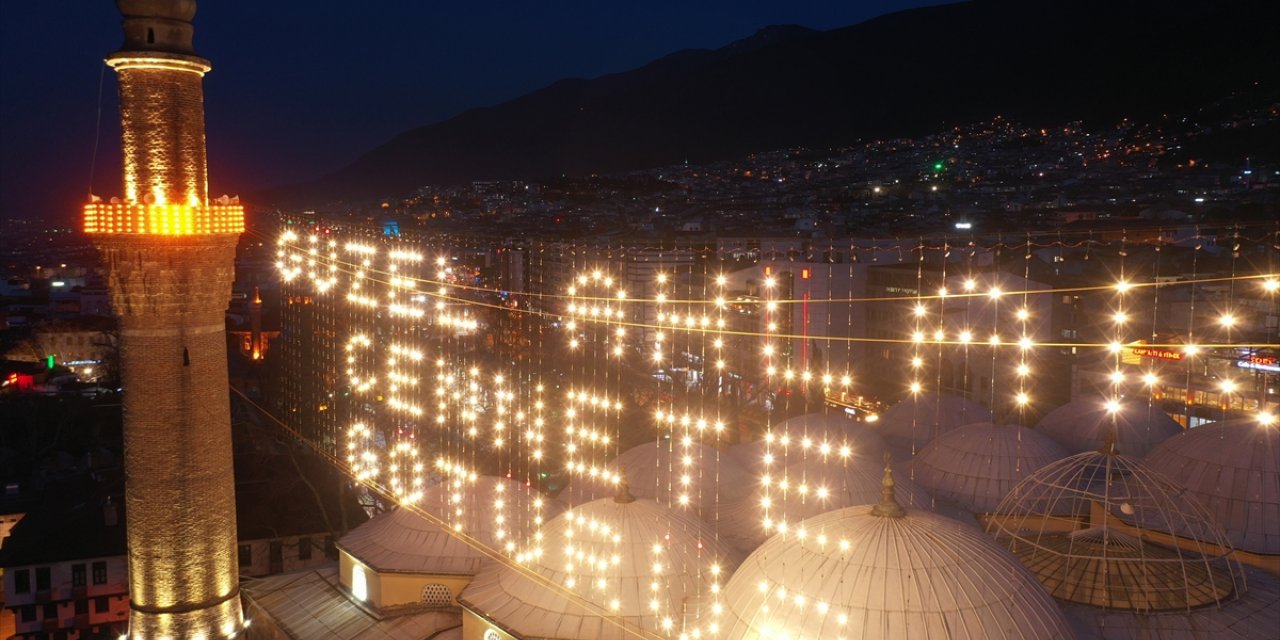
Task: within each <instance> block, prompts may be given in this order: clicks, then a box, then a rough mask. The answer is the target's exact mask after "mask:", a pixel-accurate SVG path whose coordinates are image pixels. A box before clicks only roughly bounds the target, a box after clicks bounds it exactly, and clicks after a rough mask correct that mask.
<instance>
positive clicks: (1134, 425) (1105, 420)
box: [1036, 398, 1182, 457]
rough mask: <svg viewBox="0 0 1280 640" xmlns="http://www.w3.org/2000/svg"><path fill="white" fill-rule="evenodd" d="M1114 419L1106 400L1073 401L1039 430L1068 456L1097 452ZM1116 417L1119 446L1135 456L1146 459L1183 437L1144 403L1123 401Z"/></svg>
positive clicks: (1042, 421) (1178, 428) (1042, 422)
mask: <svg viewBox="0 0 1280 640" xmlns="http://www.w3.org/2000/svg"><path fill="white" fill-rule="evenodd" d="M1112 415H1113V414H1112V412H1110V411H1108V410H1107V407H1106V401H1105V400H1103V399H1102V398H1096V399H1088V400H1083V399H1082V400H1072V401H1071V402H1068V403H1066V404H1064V405H1062V406H1061V407H1058V408H1057V409H1054V410H1053V411H1050V412H1049V413H1048V415H1046V416H1045V417H1044V418H1041V419H1040V423H1039V424H1037V425H1036V429H1037V430H1039V431H1041V432H1043V433H1044V434H1045V435H1047V436H1049V437H1050V438H1053V439H1054V441H1056V442H1057V443H1058V444H1060V445H1062V446H1063V447H1064V448H1066V450H1067V453H1071V454H1076V453H1084V452H1086V451H1096V450H1097V449H1098V448H1099V447H1101V446H1102V445H1103V444H1104V443H1105V442H1106V441H1107V434H1109V433H1111V432H1112V431H1113V429H1112V425H1113V423H1112ZM1114 417H1115V422H1114V427H1115V428H1114V431H1115V442H1116V445H1117V446H1118V447H1119V449H1120V450H1121V451H1123V452H1125V453H1126V454H1128V455H1131V456H1137V457H1142V456H1145V455H1147V452H1149V451H1151V449H1153V448H1154V447H1155V446H1156V445H1158V444H1160V443H1161V442H1163V441H1165V440H1167V439H1168V438H1170V437H1172V436H1175V435H1177V434H1179V433H1182V425H1180V424H1178V423H1176V422H1174V421H1173V418H1170V417H1169V416H1168V414H1166V413H1165V412H1163V411H1161V410H1160V409H1159V408H1158V407H1156V406H1154V405H1152V404H1149V403H1147V402H1145V401H1141V400H1135V399H1128V400H1122V401H1121V402H1120V409H1119V410H1118V411H1116V412H1115V413H1114Z"/></svg>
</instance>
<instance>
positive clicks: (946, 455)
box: [911, 422, 1067, 513]
mask: <svg viewBox="0 0 1280 640" xmlns="http://www.w3.org/2000/svg"><path fill="white" fill-rule="evenodd" d="M1065 457H1067V452H1066V451H1065V450H1064V449H1063V448H1062V447H1061V446H1059V445H1058V443H1056V442H1054V441H1053V440H1051V439H1050V438H1049V437H1048V436H1046V435H1044V434H1042V433H1037V432H1036V431H1034V430H1032V429H1027V428H1024V427H1019V426H1001V425H995V424H992V423H990V422H978V423H974V424H967V425H964V426H962V427H959V428H957V429H953V430H951V431H948V432H946V433H943V434H942V435H940V436H938V437H937V438H934V440H933V441H932V442H930V443H929V444H927V445H925V446H924V448H923V449H921V450H920V453H919V454H918V455H917V456H916V457H915V459H914V460H912V462H911V467H912V471H913V472H914V474H913V476H912V477H913V478H914V479H915V481H916V483H918V484H919V485H920V486H922V487H924V488H925V489H928V490H929V491H930V492H931V493H933V495H934V496H936V497H938V498H942V499H945V500H949V501H951V502H953V503H955V504H956V505H958V506H960V507H962V508H964V509H968V510H969V511H972V512H974V513H990V512H992V511H995V509H996V507H997V506H999V505H1000V501H1001V500H1003V499H1004V497H1005V496H1006V495H1008V494H1009V490H1011V489H1013V486H1014V485H1016V484H1017V483H1018V482H1020V481H1021V480H1022V479H1023V478H1025V477H1027V476H1028V475H1030V474H1031V473H1032V472H1034V471H1035V470H1037V469H1039V468H1040V467H1043V466H1044V465H1046V464H1049V463H1050V462H1055V461H1057V460H1061V459H1063V458H1065Z"/></svg>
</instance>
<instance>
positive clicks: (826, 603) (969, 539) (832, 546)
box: [723, 485, 1073, 640]
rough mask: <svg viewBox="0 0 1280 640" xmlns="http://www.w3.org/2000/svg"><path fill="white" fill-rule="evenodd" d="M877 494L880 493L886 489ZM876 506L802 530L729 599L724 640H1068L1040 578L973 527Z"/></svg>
mask: <svg viewBox="0 0 1280 640" xmlns="http://www.w3.org/2000/svg"><path fill="white" fill-rule="evenodd" d="M882 487H883V485H882ZM883 493H887V494H888V496H887V497H886V498H884V499H882V500H879V501H878V502H880V503H881V504H876V505H874V506H872V505H864V506H857V507H848V508H844V509H840V510H838V511H833V512H830V513H825V514H822V515H819V516H816V517H813V518H810V519H808V520H805V521H803V522H801V523H799V524H798V525H797V526H796V527H794V528H793V529H792V531H791V532H790V533H789V534H787V535H779V536H775V537H773V538H771V539H770V540H769V541H767V542H765V543H764V545H762V546H761V547H760V548H759V549H757V550H756V551H755V552H754V553H752V554H751V556H750V557H748V558H747V560H746V561H745V562H743V565H742V566H741V567H740V568H739V569H738V571H737V573H735V574H734V575H733V577H732V578H731V579H730V580H729V583H728V585H727V586H726V587H725V596H724V599H725V602H726V604H727V606H728V608H729V611H730V612H731V614H732V617H731V618H730V619H729V620H727V621H726V625H727V626H726V629H727V631H728V633H726V634H724V635H723V637H725V638H729V639H731V640H739V639H748V638H750V639H752V640H755V639H756V638H782V637H786V638H796V639H805V640H809V639H816V638H839V637H847V638H859V637H875V638H1026V639H1031V638H1070V637H1072V636H1073V634H1072V631H1071V628H1070V627H1069V626H1068V624H1067V622H1066V619H1065V618H1064V617H1063V615H1062V612H1061V611H1060V610H1059V608H1058V605H1057V603H1055V602H1054V601H1053V599H1052V598H1050V597H1049V596H1048V595H1047V594H1046V593H1045V592H1044V589H1042V588H1041V587H1040V585H1039V584H1038V583H1037V582H1036V580H1035V578H1034V577H1033V576H1032V575H1031V574H1029V573H1028V572H1027V570H1026V569H1025V568H1023V567H1022V566H1021V565H1019V564H1018V562H1017V560H1015V559H1014V558H1013V557H1011V556H1010V555H1009V554H1008V553H1007V552H1005V550H1004V549H1002V548H1000V547H999V546H998V545H997V544H995V542H994V541H992V540H991V539H990V538H988V537H987V536H985V535H983V534H982V532H980V531H978V530H976V529H974V528H973V527H970V526H966V525H963V524H960V523H958V522H956V521H953V520H951V519H949V518H945V517H943V516H938V515H935V514H931V513H927V512H921V511H919V510H916V509H910V508H908V509H902V508H901V507H900V506H899V505H897V504H896V502H895V501H894V499H893V496H892V493H893V489H892V485H890V487H889V488H888V489H887V490H885V491H884V492H883Z"/></svg>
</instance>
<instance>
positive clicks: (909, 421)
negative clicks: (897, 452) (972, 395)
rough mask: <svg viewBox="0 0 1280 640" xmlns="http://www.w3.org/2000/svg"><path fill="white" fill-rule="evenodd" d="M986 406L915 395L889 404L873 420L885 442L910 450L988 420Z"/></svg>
mask: <svg viewBox="0 0 1280 640" xmlns="http://www.w3.org/2000/svg"><path fill="white" fill-rule="evenodd" d="M990 421H991V412H990V411H988V410H987V408H986V407H984V406H982V405H980V404H978V403H977V402H974V401H973V400H969V399H966V398H961V397H959V396H950V395H938V394H918V395H914V396H911V397H908V398H906V399H905V400H902V401H901V402H899V403H898V404H895V405H893V406H892V407H890V408H889V410H888V411H885V412H884V413H882V414H880V419H879V420H878V421H877V422H876V424H878V425H879V429H880V435H882V436H884V439H885V440H886V441H888V443H889V444H891V445H894V446H896V447H906V448H909V449H912V450H915V449H918V448H919V447H923V446H924V445H925V444H928V442H929V441H930V440H933V439H934V438H936V437H938V436H939V435H941V434H943V433H946V432H947V431H950V430H952V429H955V428H956V427H959V426H962V425H966V424H970V423H973V422H990Z"/></svg>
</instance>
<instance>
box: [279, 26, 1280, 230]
mask: <svg viewBox="0 0 1280 640" xmlns="http://www.w3.org/2000/svg"><path fill="white" fill-rule="evenodd" d="M1278 18H1280V3H1272V2H1264V1H1260V0H1246V1H1242V2H1232V3H1216V2H1177V1H1171V2H1155V1H1150V0H1141V1H1134V2H1115V1H1109V2H1108V1H1101V0H1081V1H1076V2H1068V1H1063V0H1044V1H1037V0H1023V1H1014V0H974V1H972V2H965V3H960V4H951V5H942V6H936V7H928V8H921V9H913V10H908V11H901V12H897V13H893V14H888V15H885V16H881V17H879V18H876V19H873V20H869V21H867V22H864V23H861V24H858V25H854V26H851V27H844V28H840V29H834V30H831V31H825V32H820V31H813V30H810V29H805V28H803V27H795V26H783V27H769V28H766V29H763V30H761V31H760V32H758V33H757V34H756V35H754V36H752V37H750V38H747V39H745V40H742V41H739V42H735V43H733V44H730V45H728V46H726V47H723V48H720V49H716V50H688V51H681V52H677V53H674V54H671V55H669V56H666V57H663V58H661V59H659V60H656V61H654V62H653V63H650V64H648V65H645V66H644V67H640V68H638V69H634V70H631V71H627V72H623V73H616V74H611V75H606V76H602V77H600V78H596V79H592V80H563V81H559V82H556V83H554V84H552V85H550V86H548V87H546V88H544V89H541V90H538V91H535V92H533V93H530V94H528V95H525V96H522V97H520V98H517V99H515V100H511V101H509V102H506V103H503V104H499V105H496V106H492V107H486V108H480V109H473V110H470V111H467V112H465V113H463V114H461V115H459V116H457V117H454V118H451V119H449V120H445V121H443V122H438V123H435V124H432V125H428V126H424V127H420V128H418V129H414V130H411V131H407V132H405V133H403V134H401V135H399V136H397V137H396V138H394V139H392V140H391V141H389V142H387V143H386V144H384V145H382V146H380V147H378V148H376V149H373V150H372V151H370V152H369V153H367V154H365V155H364V156H362V157H361V158H359V159H357V160H356V161H355V162H353V163H352V164H351V165H349V166H347V167H345V168H343V169H342V170H340V171H338V172H336V173H334V174H332V175H330V176H326V177H325V178H323V179H321V180H318V181H316V182H314V183H311V184H307V185H301V186H298V187H292V188H289V189H282V190H278V191H275V192H273V193H268V194H264V197H263V198H258V200H261V201H263V202H264V203H266V202H270V203H274V204H287V205H297V204H304V203H305V204H311V203H316V202H325V201H334V200H354V199H365V198H370V197H379V196H383V195H395V194H402V193H406V192H408V191H411V190H412V189H414V188H416V187H418V186H421V185H424V184H448V183H455V182H462V181H468V180H478V179H517V178H526V179H535V178H541V177H547V176H554V175H560V174H590V173H604V172H614V171H624V170H630V169H638V168H646V167H653V166H661V165H665V164H671V163H675V162H680V161H685V160H687V161H690V162H695V163H696V162H706V161H711V160H716V159H723V158H729V157H736V156H741V155H745V154H747V153H751V152H754V151H762V150H770V149H778V148H785V147H792V146H811V147H822V148H826V147H833V146H842V145H847V144H850V143H852V142H854V141H856V140H858V139H863V138H868V137H898V136H910V135H916V134H919V133H926V132H932V131H937V130H940V129H941V128H943V127H944V126H946V125H948V124H954V123H963V122H971V121H976V120H981V119H985V118H989V117H991V116H993V115H996V114H1002V115H1005V116H1007V117H1011V118H1014V119H1017V120H1021V121H1023V122H1028V123H1033V124H1040V123H1045V124H1053V123H1060V122H1064V121H1068V120H1085V121H1086V122H1089V121H1115V120H1119V119H1120V118H1123V117H1130V118H1144V117H1151V116H1155V115H1159V114H1162V113H1177V112H1179V111H1180V110H1183V109H1187V108H1190V107H1191V106H1193V105H1197V104H1201V103H1204V102H1207V101H1209V100H1211V99H1213V98H1214V97H1217V96H1220V95H1224V94H1226V93H1229V92H1230V91H1232V90H1234V89H1236V88H1239V87H1243V86H1247V85H1249V84H1250V83H1252V82H1255V81H1257V80H1260V79H1267V80H1274V79H1276V75H1277V72H1276V70H1277V66H1276V62H1275V61H1276V60H1277V59H1280V46H1278V45H1277V40H1280V39H1277V38H1274V37H1273V34H1272V33H1271V30H1272V29H1273V27H1272V26H1267V25H1275V24H1277V23H1280V20H1278Z"/></svg>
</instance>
